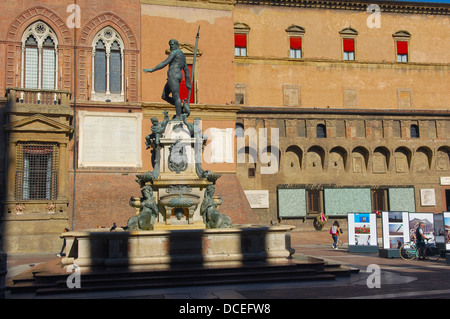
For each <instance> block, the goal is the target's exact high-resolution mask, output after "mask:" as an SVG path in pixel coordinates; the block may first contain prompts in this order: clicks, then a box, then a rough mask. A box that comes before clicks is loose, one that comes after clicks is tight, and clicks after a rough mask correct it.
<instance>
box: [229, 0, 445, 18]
mask: <svg viewBox="0 0 450 319" xmlns="http://www.w3.org/2000/svg"><path fill="white" fill-rule="evenodd" d="M236 4H248V5H265V6H278V7H299V8H317V9H337V10H352V11H366V10H367V7H368V5H370V4H377V5H379V6H380V10H381V12H393V13H407V14H432V15H450V5H449V4H447V3H424V2H407V1H404V2H403V1H402V2H400V1H383V0H381V1H380V0H377V1H373V0H357V1H354V0H347V1H331V0H236Z"/></svg>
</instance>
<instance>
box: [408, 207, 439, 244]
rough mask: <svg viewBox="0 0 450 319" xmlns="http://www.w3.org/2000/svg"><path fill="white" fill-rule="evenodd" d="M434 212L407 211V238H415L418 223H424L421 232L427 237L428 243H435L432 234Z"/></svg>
mask: <svg viewBox="0 0 450 319" xmlns="http://www.w3.org/2000/svg"><path fill="white" fill-rule="evenodd" d="M433 215H434V214H433V213H409V238H411V239H413V238H414V239H415V237H416V230H417V228H418V227H419V223H420V222H423V223H424V229H423V234H424V236H425V237H426V238H428V243H429V244H435V243H436V239H435V235H434V216H433Z"/></svg>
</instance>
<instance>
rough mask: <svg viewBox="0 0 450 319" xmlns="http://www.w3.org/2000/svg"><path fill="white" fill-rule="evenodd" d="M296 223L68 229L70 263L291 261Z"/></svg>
mask: <svg viewBox="0 0 450 319" xmlns="http://www.w3.org/2000/svg"><path fill="white" fill-rule="evenodd" d="M292 229H294V227H293V226H284V225H283V226H271V227H264V226H257V225H235V227H233V228H221V229H182V230H156V229H155V230H152V231H142V230H139V231H131V232H129V231H121V230H118V231H113V232H110V231H109V230H104V229H102V230H97V229H95V230H86V231H73V232H68V233H65V236H66V240H67V246H66V255H67V256H66V257H65V258H63V259H62V263H63V265H64V266H66V267H67V266H69V265H73V264H75V265H77V266H80V267H81V268H82V269H98V268H128V269H169V268H171V267H174V266H180V265H202V266H205V267H207V266H226V265H230V266H231V265H233V266H236V265H243V264H246V263H254V262H267V263H282V262H287V261H288V260H289V259H290V257H291V255H292V254H293V253H294V249H292V248H291V240H290V232H291V231H292Z"/></svg>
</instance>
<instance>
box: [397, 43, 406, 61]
mask: <svg viewBox="0 0 450 319" xmlns="http://www.w3.org/2000/svg"><path fill="white" fill-rule="evenodd" d="M397 62H408V42H407V41H397Z"/></svg>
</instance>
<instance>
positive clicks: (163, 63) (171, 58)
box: [144, 52, 189, 73]
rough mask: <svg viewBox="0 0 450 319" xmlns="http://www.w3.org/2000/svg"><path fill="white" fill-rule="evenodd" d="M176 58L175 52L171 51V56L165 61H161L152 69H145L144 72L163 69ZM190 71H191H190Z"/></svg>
mask: <svg viewBox="0 0 450 319" xmlns="http://www.w3.org/2000/svg"><path fill="white" fill-rule="evenodd" d="M174 58H175V54H173V53H172V52H170V54H169V56H168V58H167V59H165V60H164V61H162V62H161V63H159V64H158V65H157V66H155V67H154V68H151V69H144V72H150V73H151V72H155V71H158V70H161V69H162V68H164V67H166V66H167V65H169V63H170V62H172V61H173V59H174ZM188 72H189V71H188Z"/></svg>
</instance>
